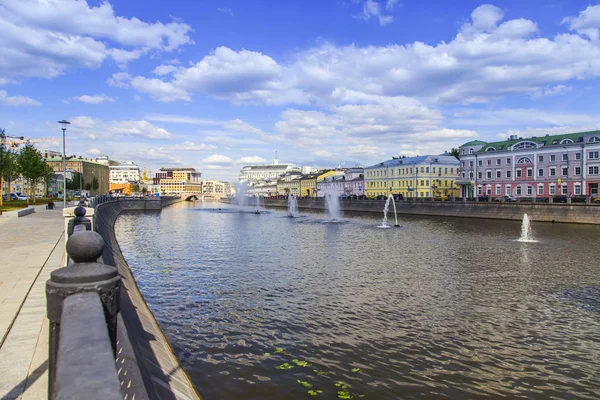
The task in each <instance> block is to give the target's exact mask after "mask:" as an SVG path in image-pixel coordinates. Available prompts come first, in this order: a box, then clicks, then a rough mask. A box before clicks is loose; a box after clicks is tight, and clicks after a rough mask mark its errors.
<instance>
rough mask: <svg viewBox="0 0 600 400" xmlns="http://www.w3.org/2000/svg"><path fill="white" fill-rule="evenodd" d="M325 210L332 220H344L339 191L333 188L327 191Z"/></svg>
mask: <svg viewBox="0 0 600 400" xmlns="http://www.w3.org/2000/svg"><path fill="white" fill-rule="evenodd" d="M325 208H326V209H327V215H328V216H329V218H331V219H332V220H334V221H337V220H339V219H341V218H342V212H341V206H340V198H339V197H338V191H337V190H336V189H335V188H333V187H327V188H326V189H325Z"/></svg>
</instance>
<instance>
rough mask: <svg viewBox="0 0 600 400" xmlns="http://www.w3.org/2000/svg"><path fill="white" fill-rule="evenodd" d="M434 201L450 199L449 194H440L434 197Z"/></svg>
mask: <svg viewBox="0 0 600 400" xmlns="http://www.w3.org/2000/svg"><path fill="white" fill-rule="evenodd" d="M433 200H434V201H448V195H446V194H438V195H437V196H435V197H434V198H433Z"/></svg>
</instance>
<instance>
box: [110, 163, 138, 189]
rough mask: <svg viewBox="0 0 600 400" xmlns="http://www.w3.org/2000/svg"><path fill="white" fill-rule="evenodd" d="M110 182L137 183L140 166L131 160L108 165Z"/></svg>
mask: <svg viewBox="0 0 600 400" xmlns="http://www.w3.org/2000/svg"><path fill="white" fill-rule="evenodd" d="M108 169H109V171H110V183H111V184H124V183H139V182H140V167H139V166H138V165H137V164H136V163H134V162H133V161H128V162H125V163H121V164H118V165H109V166H108Z"/></svg>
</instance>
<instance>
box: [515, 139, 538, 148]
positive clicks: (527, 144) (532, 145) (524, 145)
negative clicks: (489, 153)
mask: <svg viewBox="0 0 600 400" xmlns="http://www.w3.org/2000/svg"><path fill="white" fill-rule="evenodd" d="M537 147H538V145H537V143H535V142H532V141H528V140H525V141H522V142H519V143H515V144H514V145H513V146H512V147H511V149H512V150H518V149H537Z"/></svg>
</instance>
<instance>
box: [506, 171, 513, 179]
mask: <svg viewBox="0 0 600 400" xmlns="http://www.w3.org/2000/svg"><path fill="white" fill-rule="evenodd" d="M511 175H512V174H511V171H510V170H508V171H506V177H507V178H511Z"/></svg>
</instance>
